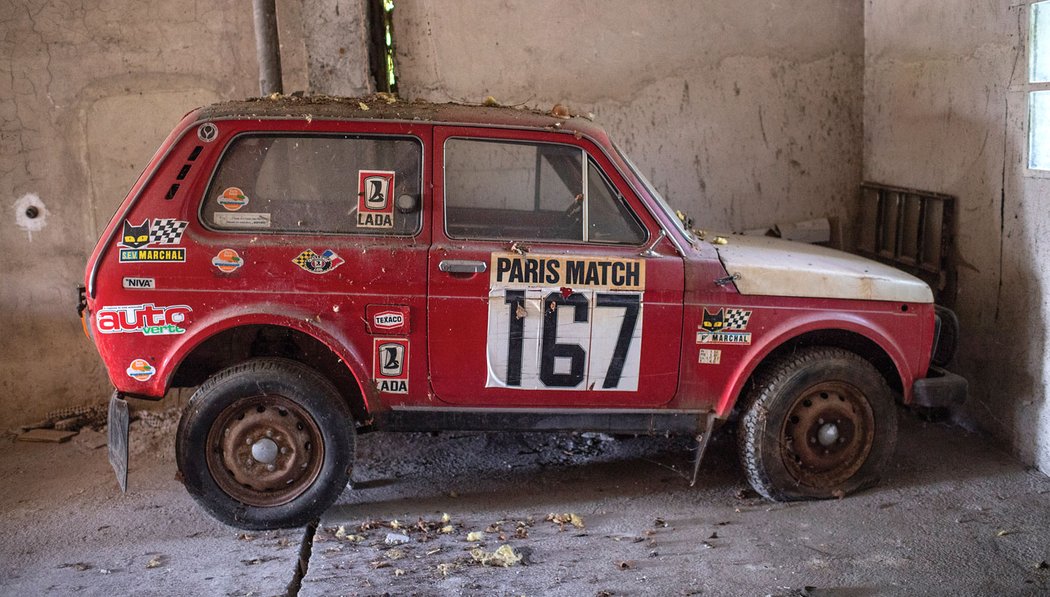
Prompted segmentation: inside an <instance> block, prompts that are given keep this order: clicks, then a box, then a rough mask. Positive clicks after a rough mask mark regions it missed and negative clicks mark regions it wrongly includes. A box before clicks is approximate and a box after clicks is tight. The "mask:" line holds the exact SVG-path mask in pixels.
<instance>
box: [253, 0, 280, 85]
mask: <svg viewBox="0 0 1050 597" xmlns="http://www.w3.org/2000/svg"><path fill="white" fill-rule="evenodd" d="M252 12H253V13H254V16H255V55H256V56H257V57H258V59H259V93H260V94H262V95H263V96H264V97H265V96H267V95H270V94H271V93H284V86H283V85H282V84H281V43H280V40H279V39H278V36H277V3H276V0H252Z"/></svg>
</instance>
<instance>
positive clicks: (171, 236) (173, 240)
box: [149, 218, 189, 245]
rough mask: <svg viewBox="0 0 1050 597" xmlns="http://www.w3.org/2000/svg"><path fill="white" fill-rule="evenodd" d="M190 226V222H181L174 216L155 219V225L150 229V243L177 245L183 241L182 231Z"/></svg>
mask: <svg viewBox="0 0 1050 597" xmlns="http://www.w3.org/2000/svg"><path fill="white" fill-rule="evenodd" d="M186 226H189V222H180V221H179V220H176V219H174V218H165V219H159V220H153V226H151V227H150V230H149V242H150V244H157V245H177V244H179V242H180V241H182V233H183V232H184V231H185V230H186Z"/></svg>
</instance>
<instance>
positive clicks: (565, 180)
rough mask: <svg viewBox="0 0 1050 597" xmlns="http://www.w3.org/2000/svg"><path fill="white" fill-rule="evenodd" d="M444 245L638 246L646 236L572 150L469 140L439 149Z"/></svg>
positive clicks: (618, 197)
mask: <svg viewBox="0 0 1050 597" xmlns="http://www.w3.org/2000/svg"><path fill="white" fill-rule="evenodd" d="M444 165H445V172H444V175H445V229H446V232H447V233H448V235H449V237H451V238H476V239H503V240H538V241H563V242H594V243H616V244H640V243H642V242H643V241H644V240H645V237H646V231H645V229H644V228H643V227H642V225H641V224H640V223H639V222H638V220H637V218H636V217H635V216H634V214H633V213H632V212H631V210H630V208H629V207H628V206H627V204H626V203H625V202H624V200H623V197H622V196H621V195H620V194H619V193H618V192H616V190H615V188H614V187H613V186H612V185H611V184H610V183H609V181H608V180H607V179H606V177H605V176H604V175H603V174H602V173H601V170H600V169H599V168H598V166H597V165H596V164H595V163H594V162H593V161H592V160H590V159H589V158H588V157H587V154H586V153H585V152H584V151H583V150H582V149H580V148H578V147H572V146H569V145H557V144H553V143H518V142H508V141H491V140H476V139H449V140H448V141H446V142H445V158H444Z"/></svg>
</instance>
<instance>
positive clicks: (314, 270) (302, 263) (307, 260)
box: [292, 249, 344, 274]
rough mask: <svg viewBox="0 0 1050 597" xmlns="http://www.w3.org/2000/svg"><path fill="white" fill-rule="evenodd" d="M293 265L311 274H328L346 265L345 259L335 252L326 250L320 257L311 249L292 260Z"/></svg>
mask: <svg viewBox="0 0 1050 597" xmlns="http://www.w3.org/2000/svg"><path fill="white" fill-rule="evenodd" d="M292 263H294V264H296V265H298V266H299V267H301V268H303V269H304V270H306V271H308V272H310V273H311V274H326V273H328V272H330V271H332V270H334V269H335V268H337V267H339V266H340V265H342V264H343V263H344V261H343V258H342V257H340V256H339V255H336V254H335V251H333V250H331V249H326V250H325V252H324V253H321V254H320V255H318V254H317V253H314V252H313V251H312V250H310V249H306V250H305V251H303V252H302V253H299V255H297V256H296V257H295V259H292Z"/></svg>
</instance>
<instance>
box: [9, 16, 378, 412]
mask: <svg viewBox="0 0 1050 597" xmlns="http://www.w3.org/2000/svg"><path fill="white" fill-rule="evenodd" d="M363 15H364V2H363V0H306V1H303V2H300V1H299V0H281V1H280V2H278V17H279V23H280V32H281V36H282V41H283V46H284V47H283V52H284V55H283V62H284V68H285V89H286V90H289V91H290V90H294V89H306V88H307V87H308V86H309V87H310V89H312V90H315V91H321V92H333V91H336V92H341V93H361V92H364V91H367V90H368V81H367V78H366V75H365V74H366V73H367V71H368V68H367V61H366V60H364V51H365V49H364V48H365V46H364V27H363V26H361V23H363V22H364V19H363ZM304 18H305V19H307V20H308V23H309V25H308V26H304V20H303V19H304ZM314 23H324V26H316V27H315V26H314ZM355 27H356V29H355ZM333 28H334V29H335V30H333ZM254 39H255V38H254V32H253V29H252V14H251V4H250V3H249V2H244V1H241V0H221V1H216V2H193V3H184V2H167V1H164V0H148V1H144V2H118V1H105V0H89V1H86V2H81V3H67V2H48V1H42V0H29V1H25V2H23V1H19V2H11V1H10V0H0V206H2V209H3V211H2V215H0V413H2V414H0V429H7V428H9V427H10V426H12V425H15V424H19V423H23V422H26V421H29V420H33V419H36V418H40V417H41V416H43V415H44V414H46V413H47V412H49V411H51V410H53V409H57V408H61V407H66V406H72V405H78V404H86V403H95V402H98V401H100V400H103V399H105V398H106V397H107V396H108V394H109V392H110V391H111V390H110V386H109V382H108V380H107V379H106V375H105V373H104V372H103V371H102V369H101V366H100V361H99V359H98V356H97V355H96V354H95V351H94V348H93V347H92V346H91V344H90V342H89V341H88V340H87V339H86V338H85V337H84V335H83V333H82V331H81V326H80V322H79V320H78V319H77V317H76V314H75V305H76V298H75V287H76V286H77V284H79V283H81V281H82V280H83V272H84V265H85V262H86V260H87V256H88V254H89V253H90V251H91V248H92V247H93V246H94V243H95V240H96V239H97V238H98V234H99V232H100V231H101V229H102V228H103V227H104V226H105V224H106V223H107V221H108V220H109V218H110V217H111V215H112V214H113V212H114V210H115V209H116V207H117V205H118V204H119V203H120V201H121V200H122V199H123V198H124V195H125V193H126V192H127V190H128V189H129V188H130V187H131V185H132V183H133V182H134V180H135V178H136V177H137V176H138V174H139V172H140V171H141V170H142V168H143V166H145V164H146V162H147V161H148V160H149V158H150V157H151V156H152V154H153V152H154V150H155V149H156V148H157V146H158V145H159V144H160V142H161V141H162V140H163V139H164V137H165V136H166V135H167V133H168V132H169V131H170V130H171V127H173V126H174V125H175V124H176V123H177V122H178V120H179V119H180V118H181V117H182V115H183V114H185V113H186V112H187V111H189V110H190V109H192V108H193V107H195V106H198V105H201V104H204V103H209V102H213V101H216V100H220V99H227V98H240V97H246V96H251V95H257V94H258V68H257V66H256V59H255V41H254ZM331 56H338V57H339V58H338V59H333V58H331ZM29 205H36V206H37V207H38V212H39V213H40V215H39V216H38V217H37V218H35V219H29V218H27V217H26V216H25V211H26V208H27V206H29Z"/></svg>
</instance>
